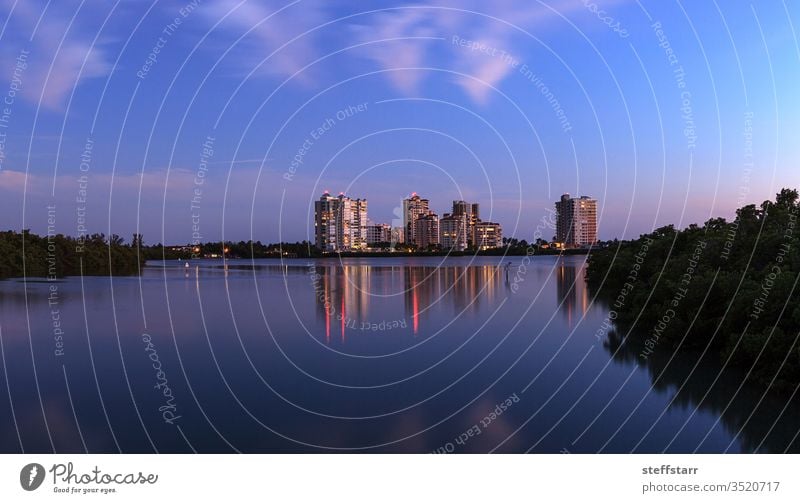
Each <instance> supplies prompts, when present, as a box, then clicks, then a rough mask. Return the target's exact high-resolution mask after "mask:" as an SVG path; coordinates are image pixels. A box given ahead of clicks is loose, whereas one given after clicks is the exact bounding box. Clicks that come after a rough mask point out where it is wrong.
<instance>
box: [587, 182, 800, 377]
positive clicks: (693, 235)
mask: <svg viewBox="0 0 800 503" xmlns="http://www.w3.org/2000/svg"><path fill="white" fill-rule="evenodd" d="M798 214H800V205H798V194H797V191H796V190H790V189H783V190H782V191H781V192H780V193H779V194H777V197H776V199H775V201H774V202H772V201H765V202H764V203H763V204H761V205H760V206H759V207H756V206H755V205H749V206H745V207H743V208H740V209H739V210H738V211H737V212H736V219H735V220H734V221H733V222H726V221H725V220H724V219H721V218H716V219H712V220H709V221H708V222H706V223H705V225H704V226H702V227H699V226H697V225H691V226H689V227H688V228H686V229H684V230H681V231H676V230H675V229H674V228H673V227H672V226H668V227H662V228H660V229H657V230H655V231H654V232H653V233H651V234H647V235H643V236H640V238H639V239H636V240H632V241H618V242H613V243H609V244H608V246H607V247H605V248H600V249H596V250H593V251H592V253H591V255H590V257H589V259H588V265H589V266H588V270H587V276H586V280H587V283H588V284H589V286H590V287H591V288H592V289H594V290H595V291H597V292H598V294H599V297H600V298H601V299H605V300H606V301H607V302H608V303H609V306H610V309H611V310H612V311H613V312H614V313H615V314H616V324H617V326H618V328H619V329H620V331H621V332H622V333H623V334H628V337H630V338H633V339H634V340H638V341H639V342H645V343H646V344H649V347H651V348H652V351H672V350H675V349H676V348H680V349H701V350H702V349H706V348H709V350H710V351H711V352H712V353H715V354H717V355H718V357H719V358H720V359H721V361H722V362H726V361H727V362H728V364H729V365H736V366H740V367H742V368H743V369H745V370H748V371H749V370H750V369H752V372H753V376H754V377H756V378H757V379H759V380H762V381H764V382H769V381H771V380H772V379H773V378H774V379H775V380H776V382H777V383H778V384H780V385H789V384H790V385H794V384H797V383H798V382H800V349H799V346H800V345H799V344H798V334H800V302H798V301H800V289H798V288H797V286H798V285H797V283H796V281H797V278H798V273H800V239H798V237H800V225H798ZM698 250H699V251H700V253H699V254H698V253H697V251H698ZM637 255H638V262H637ZM698 255H699V256H698ZM695 256H697V260H696V264H695V262H694V261H693V260H692V259H693V258H695ZM693 264H694V267H692V265H693ZM637 267H638V270H636V268H637ZM635 270H636V272H635V273H633V271H635ZM632 273H633V274H632ZM626 284H627V286H626ZM647 341H650V342H649V343H648V342H647Z"/></svg>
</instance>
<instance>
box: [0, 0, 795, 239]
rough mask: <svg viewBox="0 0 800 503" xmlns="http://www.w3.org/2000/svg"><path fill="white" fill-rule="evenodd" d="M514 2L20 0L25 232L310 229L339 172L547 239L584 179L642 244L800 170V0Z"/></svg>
mask: <svg viewBox="0 0 800 503" xmlns="http://www.w3.org/2000/svg"><path fill="white" fill-rule="evenodd" d="M496 4H497V5H489V3H487V2H478V1H470V0H467V1H455V0H442V1H435V2H416V3H407V2H394V1H391V2H390V1H376V2H355V1H327V2H323V1H318V0H300V1H296V2H285V1H280V2H278V1H274V2H273V1H252V0H251V1H240V0H221V1H215V2H210V1H198V2H193V1H191V0H189V1H175V2H173V1H168V2H167V1H164V2H160V1H159V2H152V3H151V2H147V1H125V2H116V3H115V2H99V1H94V0H87V1H84V2H51V3H46V2H35V1H26V2H15V1H13V0H3V1H2V2H0V5H2V6H3V7H2V11H0V30H1V31H0V40H2V43H0V78H2V80H0V97H2V99H3V104H2V107H0V112H2V113H0V118H2V117H3V115H4V116H5V119H6V120H5V122H4V126H2V127H0V135H4V136H0V152H1V154H0V201H2V202H0V212H2V213H1V215H2V217H1V218H2V220H0V224H2V225H0V227H2V228H10V229H20V228H23V227H25V228H31V229H32V230H34V231H36V232H45V231H46V227H47V216H48V212H47V206H48V205H55V207H56V222H55V226H56V228H57V230H58V231H59V232H63V233H66V234H72V235H75V234H76V233H77V232H78V230H79V225H81V224H83V225H85V227H86V228H87V229H88V230H89V232H104V233H107V234H108V233H117V234H121V235H123V236H126V237H127V236H129V235H130V234H131V233H133V232H135V231H136V230H137V229H138V230H139V231H140V232H142V233H143V234H144V238H145V242H148V243H155V242H161V241H163V242H167V243H180V242H188V241H189V240H190V239H191V238H192V233H193V232H199V233H200V234H201V236H202V239H203V240H204V241H205V240H219V239H222V238H224V239H234V240H239V239H245V240H246V239H249V238H251V237H252V238H253V239H256V240H261V241H264V242H272V241H277V240H278V239H279V238H281V239H283V240H289V241H295V240H301V239H306V238H307V237H308V236H309V233H310V232H311V217H310V211H312V210H311V208H313V200H314V199H316V198H318V197H319V195H320V194H321V193H322V191H323V190H326V189H327V190H330V191H331V192H334V193H338V192H340V191H345V192H346V193H348V194H349V195H352V196H353V197H366V198H367V199H368V200H369V205H370V206H369V214H370V217H371V219H373V220H375V221H377V222H391V221H392V219H393V218H395V213H394V212H395V208H397V207H398V206H399V205H400V200H401V199H402V198H403V197H404V196H407V195H408V194H409V193H411V192H418V193H420V194H421V195H423V196H425V197H428V198H429V199H431V202H432V206H433V208H434V209H435V210H436V211H438V212H439V213H443V212H445V211H448V207H449V205H450V202H451V201H452V200H453V199H462V198H463V199H467V200H470V201H477V202H479V203H481V208H482V213H483V215H482V216H483V217H484V219H489V218H491V219H492V220H496V221H499V222H501V223H502V224H503V225H504V228H505V234H506V235H514V236H517V237H520V238H526V239H530V238H531V237H532V236H533V234H534V231H535V230H536V228H537V225H539V226H540V230H541V231H542V234H543V235H544V236H545V237H549V236H550V235H552V231H551V230H549V229H541V224H540V221H541V219H542V218H543V217H546V216H547V212H548V210H550V209H551V208H552V205H553V202H554V201H555V200H556V199H557V198H558V196H560V194H561V193H563V192H569V193H572V194H579V195H584V194H585V195H591V196H594V197H596V198H597V199H598V200H599V201H600V209H601V219H600V234H601V238H613V237H635V236H637V235H639V234H640V233H643V232H647V231H649V230H650V229H652V228H654V227H657V226H660V225H665V224H668V223H675V224H676V225H678V226H681V227H683V226H686V225H688V224H689V223H692V222H703V221H705V220H707V219H708V218H710V217H713V216H723V217H726V218H730V217H731V216H732V215H733V211H734V209H735V208H736V207H738V206H741V205H743V204H748V203H751V202H756V203H757V202H760V201H762V200H763V199H766V198H770V197H772V196H773V194H774V193H775V192H777V191H778V190H779V189H780V188H781V187H785V186H791V187H798V186H800V183H798V181H799V180H798V178H799V177H798V173H799V171H798V165H799V164H800V163H798V161H800V155H798V149H799V148H800V147H798V142H797V131H798V130H800V128H798V116H799V115H800V114H798V112H799V111H800V104H798V100H800V93H798V92H797V89H798V88H799V87H800V49H798V40H797V37H796V32H797V30H798V29H800V6H798V4H797V3H792V2H785V1H782V0H778V1H773V0H766V1H762V2H752V3H751V2H744V1H736V0H734V1H726V2H722V1H717V2H715V1H699V2H678V1H669V0H667V1H654V0H650V1H625V0H613V1H611V0H597V1H588V0H548V1H541V2H537V1H516V0H509V1H504V2H496ZM176 19H177V20H178V21H177V22H176ZM668 49H669V50H668ZM155 50H157V51H158V53H157V54H155V58H153V57H151V56H150V55H151V53H153V52H154V51H155ZM20 60H22V63H20V62H19V61H20ZM9 101H10V103H9ZM318 128H322V129H319V130H318ZM87 143H88V144H89V145H90V146H91V147H92V148H91V152H90V154H89V155H88V157H87V155H86V154H84V152H85V151H86V150H87ZM204 145H205V151H204ZM211 151H213V152H211ZM82 155H83V156H84V159H83V161H84V164H83V166H82V165H81V162H82ZM293 159H296V160H295V163H294V165H293V164H292V163H293ZM81 176H85V178H83V179H81V178H80V177H81ZM84 197H85V203H84V202H83V201H82V200H81V201H76V198H79V199H83V198H84ZM84 210H85V211H84ZM83 214H85V222H83V221H82V220H81V218H82V217H81V215H83Z"/></svg>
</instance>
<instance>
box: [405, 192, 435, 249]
mask: <svg viewBox="0 0 800 503" xmlns="http://www.w3.org/2000/svg"><path fill="white" fill-rule="evenodd" d="M429 211H430V210H429V209H428V200H427V199H422V198H421V197H419V196H418V195H417V193H416V192H414V193H413V194H411V197H409V198H408V199H403V228H404V229H405V242H406V243H409V244H415V245H419V243H418V242H417V233H416V225H415V224H416V221H417V219H418V218H419V217H421V216H422V215H425V214H427V213H428V212H429Z"/></svg>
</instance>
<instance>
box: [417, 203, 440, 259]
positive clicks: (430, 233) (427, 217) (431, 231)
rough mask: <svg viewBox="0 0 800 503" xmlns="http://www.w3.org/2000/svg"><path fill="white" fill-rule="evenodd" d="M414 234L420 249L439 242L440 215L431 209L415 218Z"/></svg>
mask: <svg viewBox="0 0 800 503" xmlns="http://www.w3.org/2000/svg"><path fill="white" fill-rule="evenodd" d="M414 235H415V236H416V241H417V242H416V245H417V249H419V250H426V249H428V247H430V246H432V245H438V244H439V216H438V215H437V214H436V213H433V212H431V211H429V212H428V213H426V214H424V215H420V216H419V217H417V218H416V220H414Z"/></svg>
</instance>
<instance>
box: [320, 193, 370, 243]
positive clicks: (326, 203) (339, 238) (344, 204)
mask: <svg viewBox="0 0 800 503" xmlns="http://www.w3.org/2000/svg"><path fill="white" fill-rule="evenodd" d="M314 238H315V242H316V245H317V247H318V248H319V249H321V250H322V251H326V252H340V251H351V250H362V249H364V248H366V247H367V200H366V199H351V198H349V197H347V196H345V195H344V194H339V196H338V197H333V196H331V195H330V194H329V193H328V192H325V193H324V194H322V197H320V198H319V200H318V201H315V202H314Z"/></svg>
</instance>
